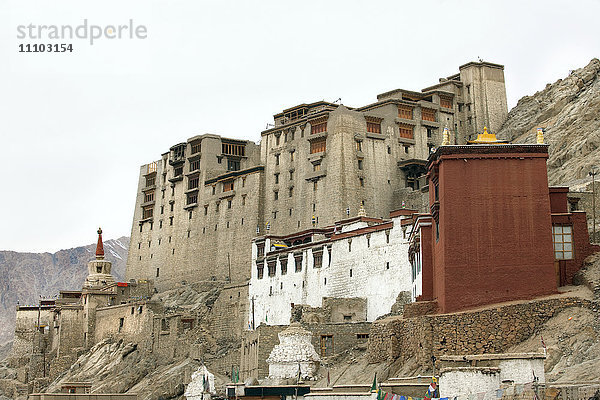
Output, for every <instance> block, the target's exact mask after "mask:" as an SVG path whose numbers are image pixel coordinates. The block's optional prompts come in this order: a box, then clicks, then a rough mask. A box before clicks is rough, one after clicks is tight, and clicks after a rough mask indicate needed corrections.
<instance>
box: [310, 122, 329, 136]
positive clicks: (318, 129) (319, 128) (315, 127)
mask: <svg viewBox="0 0 600 400" xmlns="http://www.w3.org/2000/svg"><path fill="white" fill-rule="evenodd" d="M326 131H327V121H325V122H320V123H315V124H311V127H310V133H311V135H314V134H315V133H322V132H326Z"/></svg>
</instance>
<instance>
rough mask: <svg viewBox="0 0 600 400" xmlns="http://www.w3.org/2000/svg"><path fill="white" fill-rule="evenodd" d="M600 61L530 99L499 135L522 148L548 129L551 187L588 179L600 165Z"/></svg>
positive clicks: (512, 113)
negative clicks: (591, 170)
mask: <svg viewBox="0 0 600 400" xmlns="http://www.w3.org/2000/svg"><path fill="white" fill-rule="evenodd" d="M599 72H600V60H598V59H597V58H594V59H593V60H592V61H590V63H589V64H588V65H587V66H585V67H584V68H581V69H578V70H574V71H572V72H571V73H570V74H569V76H567V77H566V78H564V79H559V80H558V81H556V82H554V83H552V84H548V85H546V88H544V90H542V91H539V92H537V93H535V94H534V95H532V96H525V97H523V98H522V99H521V100H519V102H518V103H517V105H516V107H514V108H513V109H512V110H511V111H510V113H509V114H508V118H507V120H506V122H505V123H504V125H503V126H502V128H501V129H500V132H498V136H499V137H501V138H503V139H508V140H510V141H514V142H518V143H535V139H536V135H535V132H536V129H537V128H546V135H545V139H546V143H548V144H550V160H549V162H548V177H549V180H550V183H551V184H564V183H570V182H572V181H574V180H578V179H582V178H585V177H586V176H587V174H588V172H589V170H590V167H591V166H592V165H598V166H600V74H599Z"/></svg>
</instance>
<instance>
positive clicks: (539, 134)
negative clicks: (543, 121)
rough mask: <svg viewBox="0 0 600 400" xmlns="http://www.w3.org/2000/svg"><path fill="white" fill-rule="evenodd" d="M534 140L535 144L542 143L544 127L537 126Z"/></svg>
mask: <svg viewBox="0 0 600 400" xmlns="http://www.w3.org/2000/svg"><path fill="white" fill-rule="evenodd" d="M536 142H537V144H544V128H537V136H536Z"/></svg>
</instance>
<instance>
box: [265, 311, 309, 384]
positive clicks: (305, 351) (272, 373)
mask: <svg viewBox="0 0 600 400" xmlns="http://www.w3.org/2000/svg"><path fill="white" fill-rule="evenodd" d="M311 337H312V333H311V332H309V331H307V330H306V329H304V328H302V327H301V326H300V324H299V323H297V322H295V323H293V324H291V325H290V327H289V328H287V329H286V330H284V331H282V332H281V333H279V344H278V345H276V346H275V347H273V350H272V351H271V354H270V355H269V358H267V363H268V364H269V378H271V379H289V378H296V377H298V369H300V378H301V379H314V377H315V373H316V371H317V369H318V368H319V361H320V358H319V355H318V354H317V352H316V351H315V348H314V346H313V345H312V343H311Z"/></svg>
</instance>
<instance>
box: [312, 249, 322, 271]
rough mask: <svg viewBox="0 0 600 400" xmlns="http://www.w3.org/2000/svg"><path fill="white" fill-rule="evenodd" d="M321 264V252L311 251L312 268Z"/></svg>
mask: <svg viewBox="0 0 600 400" xmlns="http://www.w3.org/2000/svg"><path fill="white" fill-rule="evenodd" d="M322 266H323V252H322V251H320V252H314V253H313V268H321V267H322Z"/></svg>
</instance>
